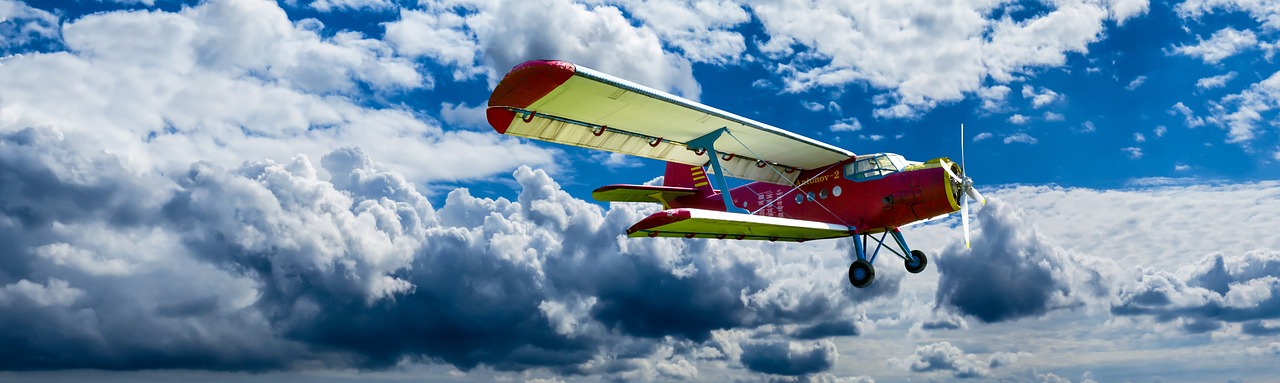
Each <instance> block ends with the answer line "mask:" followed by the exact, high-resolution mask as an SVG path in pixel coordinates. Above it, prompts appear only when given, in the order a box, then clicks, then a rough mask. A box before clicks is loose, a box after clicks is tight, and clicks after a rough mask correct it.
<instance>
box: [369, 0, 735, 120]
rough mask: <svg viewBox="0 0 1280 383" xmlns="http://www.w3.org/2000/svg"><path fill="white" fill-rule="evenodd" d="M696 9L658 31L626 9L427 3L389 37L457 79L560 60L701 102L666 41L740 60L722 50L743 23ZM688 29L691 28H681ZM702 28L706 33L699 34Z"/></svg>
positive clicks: (717, 11) (703, 55)
mask: <svg viewBox="0 0 1280 383" xmlns="http://www.w3.org/2000/svg"><path fill="white" fill-rule="evenodd" d="M625 4H631V3H629V2H628V3H625ZM698 4H702V2H699V3H698ZM698 4H695V6H694V7H693V9H687V10H682V11H681V13H680V14H679V15H678V16H672V20H671V21H670V24H663V25H664V26H667V27H670V29H660V30H659V29H655V27H650V26H635V25H632V22H631V20H628V19H627V18H626V17H624V15H623V12H622V10H621V9H619V8H618V7H617V6H614V5H610V4H580V3H575V2H572V1H569V0H539V1H521V2H501V1H492V0H462V1H427V2H424V4H423V6H424V7H423V8H424V9H422V10H413V11H402V12H401V17H400V19H399V20H396V21H393V22H390V23H387V34H388V37H387V39H388V40H389V41H392V42H393V43H394V45H395V46H397V47H399V49H402V50H403V51H404V52H405V54H409V55H422V56H426V57H429V58H432V59H434V60H437V61H439V62H440V63H441V64H444V65H446V66H449V67H452V68H454V69H455V74H454V76H455V77H458V78H467V77H470V76H472V75H474V74H476V73H479V72H482V71H485V72H488V77H489V81H490V83H491V84H493V83H496V82H497V80H498V79H499V76H501V75H502V74H503V73H505V71H506V70H507V69H508V68H512V67H514V66H516V65H517V64H520V63H522V62H524V61H526V60H530V59H557V60H566V61H569V62H572V63H575V64H578V65H584V66H587V67H591V68H593V69H597V70H600V71H603V72H605V73H612V74H619V75H622V76H623V77H625V78H626V79H628V80H631V81H634V82H636V83H639V84H643V85H646V86H650V87H654V88H657V89H661V90H665V91H670V92H672V93H675V94H678V95H681V96H684V97H686V98H689V99H694V100H697V99H698V96H699V93H700V92H701V89H700V87H699V86H698V83H697V81H695V80H694V79H693V69H692V64H691V62H690V58H689V57H685V56H680V55H677V54H675V53H672V52H668V51H667V50H665V49H664V40H663V38H664V36H668V35H670V36H673V37H672V38H683V37H676V36H685V37H690V38H692V39H691V40H689V39H686V40H685V41H684V42H669V43H671V44H672V45H676V46H677V48H679V47H681V46H683V47H687V48H688V49H702V48H706V49H711V50H709V51H705V52H698V53H690V54H689V55H690V56H691V57H697V58H698V59H700V60H708V61H717V60H720V61H723V60H727V58H725V55H736V52H738V51H737V50H736V48H734V47H733V46H732V44H731V43H729V44H728V45H725V44H726V42H731V40H733V38H734V37H733V36H732V33H730V32H726V31H724V30H722V29H721V28H730V27H731V26H732V25H736V24H737V23H739V22H740V21H736V20H737V19H736V18H734V17H737V16H734V13H733V10H732V9H733V8H735V7H737V6H736V5H733V4H730V3H722V2H706V5H698ZM635 5H636V6H637V7H638V8H636V9H635V10H636V11H638V12H650V10H651V9H652V10H653V12H659V11H660V10H661V9H668V8H671V7H672V6H674V5H675V3H672V2H662V3H635ZM646 14H647V13H646ZM654 15H655V17H657V14H654ZM715 17H725V19H716V18H715ZM716 20H720V21H716ZM664 22H665V21H664ZM690 22H693V23H694V24H689V23H690ZM548 25H554V26H556V27H555V28H548V27H547V26H548ZM685 27H688V28H692V29H691V30H690V29H681V28H685ZM703 27H705V29H703ZM702 31H707V32H708V34H707V35H705V36H696V35H697V34H698V33H700V32H702ZM693 37H697V38H693Z"/></svg>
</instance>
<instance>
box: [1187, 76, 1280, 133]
mask: <svg viewBox="0 0 1280 383" xmlns="http://www.w3.org/2000/svg"><path fill="white" fill-rule="evenodd" d="M1211 105H1212V107H1213V109H1212V112H1213V116H1214V118H1213V119H1212V120H1211V121H1212V122H1213V123H1214V124H1215V125H1218V126H1220V127H1223V128H1226V129H1227V142H1235V143H1245V142H1248V141H1251V140H1253V139H1254V137H1255V136H1256V135H1257V134H1258V130H1259V129H1262V128H1265V127H1268V126H1272V127H1274V125H1271V124H1267V123H1266V121H1268V120H1269V117H1267V116H1274V115H1275V114H1276V113H1275V111H1276V110H1280V71H1277V72H1276V73H1272V74H1271V76H1270V77H1268V78H1266V79H1264V80H1262V81H1259V82H1257V83H1254V84H1253V85H1250V86H1249V89H1245V90H1244V91H1242V92H1240V93H1236V94H1231V95H1227V96H1225V97H1223V98H1222V100H1221V101H1219V102H1217V103H1212V104H1211ZM1188 118H1190V117H1188Z"/></svg>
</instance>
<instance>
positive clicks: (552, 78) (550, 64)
mask: <svg viewBox="0 0 1280 383" xmlns="http://www.w3.org/2000/svg"><path fill="white" fill-rule="evenodd" d="M574 73H577V66H575V65H573V64H572V63H569V62H567V61H558V60H529V61H525V62H523V63H520V65H516V66H515V67H514V68H511V71H510V72H507V75H506V76H503V77H502V81H499V82H498V85H497V86H496V87H494V88H493V93H492V94H490V95H489V109H488V110H487V111H486V112H485V114H486V117H487V119H488V120H489V125H492V126H493V130H496V131H498V133H501V134H506V132H507V128H508V127H510V126H511V123H512V122H514V121H515V117H516V113H515V112H513V111H510V110H507V109H505V108H504V107H512V108H524V107H528V106H529V105H531V104H533V103H534V102H536V101H538V100H539V99H541V98H543V97H545V96H546V95H547V94H549V93H551V91H553V90H555V89H556V88H557V87H559V86H560V85H561V84H564V82H565V81H568V80H569V78H570V77H573V74H574Z"/></svg>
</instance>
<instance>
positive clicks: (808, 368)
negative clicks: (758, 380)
mask: <svg viewBox="0 0 1280 383" xmlns="http://www.w3.org/2000/svg"><path fill="white" fill-rule="evenodd" d="M839 358H840V353H839V352H837V351H836V346H835V344H833V343H831V341H830V340H821V341H817V342H757V343H747V344H744V345H742V365H744V366H746V367H747V368H748V369H750V370H752V371H757V372H763V373H766V374H775V375H790V376H797V375H809V374H815V373H819V372H823V371H827V370H830V369H831V367H832V366H834V365H835V363H836V360H837V359H839Z"/></svg>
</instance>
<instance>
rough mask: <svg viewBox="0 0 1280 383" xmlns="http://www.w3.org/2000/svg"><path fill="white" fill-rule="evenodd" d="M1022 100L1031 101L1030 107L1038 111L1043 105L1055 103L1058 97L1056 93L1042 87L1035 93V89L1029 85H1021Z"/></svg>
mask: <svg viewBox="0 0 1280 383" xmlns="http://www.w3.org/2000/svg"><path fill="white" fill-rule="evenodd" d="M1022 98H1027V99H1031V106H1032V107H1033V108H1036V109H1040V108H1043V107H1044V106H1045V105H1049V104H1051V103H1053V102H1054V101H1057V100H1058V99H1059V98H1060V97H1059V95H1058V92H1054V91H1053V90H1052V89H1049V88H1043V87H1042V88H1040V90H1039V91H1036V89H1035V88H1034V87H1032V86H1031V85H1023V86H1022Z"/></svg>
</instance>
